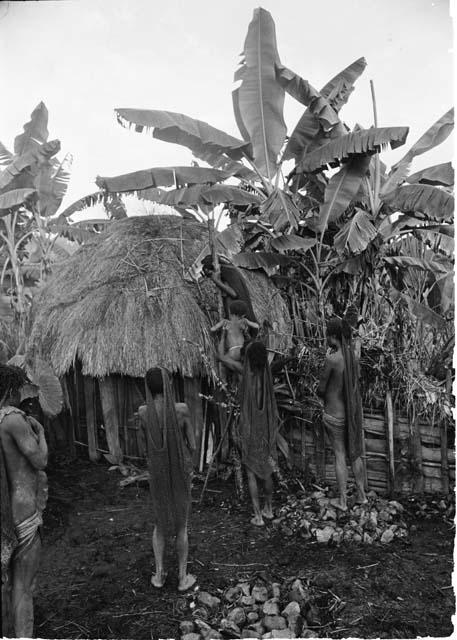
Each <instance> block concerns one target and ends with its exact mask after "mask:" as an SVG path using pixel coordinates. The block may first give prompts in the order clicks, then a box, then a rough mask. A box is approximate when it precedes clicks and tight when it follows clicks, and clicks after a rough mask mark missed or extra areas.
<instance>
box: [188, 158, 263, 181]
mask: <svg viewBox="0 0 457 640" xmlns="http://www.w3.org/2000/svg"><path fill="white" fill-rule="evenodd" d="M199 159H200V160H203V161H204V162H207V163H208V164H210V165H211V166H212V167H213V168H214V169H220V170H221V171H226V172H228V173H229V174H230V175H231V176H234V177H235V178H240V180H246V181H249V182H256V180H258V176H257V174H256V173H255V171H252V169H249V168H248V167H246V166H245V165H244V164H243V163H242V162H236V160H232V159H231V158H228V157H227V156H225V155H221V154H219V153H210V152H208V153H203V154H202V155H200V156H199Z"/></svg>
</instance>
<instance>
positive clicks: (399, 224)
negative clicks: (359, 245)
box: [378, 214, 454, 241]
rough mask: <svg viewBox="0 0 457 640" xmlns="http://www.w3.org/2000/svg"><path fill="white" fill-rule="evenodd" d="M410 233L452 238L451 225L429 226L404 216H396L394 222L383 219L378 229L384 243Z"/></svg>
mask: <svg viewBox="0 0 457 640" xmlns="http://www.w3.org/2000/svg"><path fill="white" fill-rule="evenodd" d="M412 231H414V232H415V233H416V234H417V233H420V234H425V235H427V234H428V233H434V234H440V235H445V236H447V237H451V238H453V237H454V225H453V224H430V222H428V221H424V220H422V219H420V218H415V217H413V216H408V215H405V214H401V215H399V216H398V217H397V216H396V219H395V220H392V219H391V217H390V216H389V217H387V218H384V220H383V221H382V222H381V224H380V225H379V227H378V233H379V234H380V235H381V236H382V237H383V239H384V241H386V240H389V239H390V238H394V237H396V236H399V235H401V234H404V233H411V232H412Z"/></svg>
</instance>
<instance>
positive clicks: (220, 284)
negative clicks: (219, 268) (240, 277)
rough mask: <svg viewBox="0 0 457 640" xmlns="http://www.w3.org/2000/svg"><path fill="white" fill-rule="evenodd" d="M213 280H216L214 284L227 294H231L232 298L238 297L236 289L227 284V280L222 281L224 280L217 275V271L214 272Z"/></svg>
mask: <svg viewBox="0 0 457 640" xmlns="http://www.w3.org/2000/svg"><path fill="white" fill-rule="evenodd" d="M211 280H212V281H213V282H214V284H215V285H216V286H217V287H219V289H220V290H221V291H223V292H224V293H226V294H227V295H229V296H230V297H231V298H237V297H238V296H237V295H236V291H234V290H233V289H232V287H230V286H229V285H228V284H226V283H225V282H222V280H221V279H220V278H218V277H217V275H216V274H215V273H213V274H212V275H211Z"/></svg>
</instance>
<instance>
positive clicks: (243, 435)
mask: <svg viewBox="0 0 457 640" xmlns="http://www.w3.org/2000/svg"><path fill="white" fill-rule="evenodd" d="M278 427H279V425H278V410H277V406H276V400H275V396H274V389H273V380H272V377H271V371H270V367H269V365H268V353H267V350H266V348H265V345H264V344H263V343H262V342H260V341H255V342H251V343H250V344H249V345H248V347H247V349H246V353H245V361H244V369H243V376H242V379H241V391H240V424H239V436H240V441H241V461H242V463H243V464H244V465H245V467H246V471H247V476H248V486H249V494H250V496H251V501H252V506H253V509H254V517H253V518H252V520H251V523H252V524H254V525H257V526H259V527H261V526H263V525H264V524H265V522H264V518H266V519H268V520H270V519H272V518H273V509H272V495H273V479H272V473H273V468H274V466H273V465H274V462H275V460H276V458H277V451H276V439H277V435H278ZM257 479H261V480H263V482H264V489H265V505H264V508H263V509H262V510H261V508H260V502H259V493H258V485H257Z"/></svg>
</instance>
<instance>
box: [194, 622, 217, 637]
mask: <svg viewBox="0 0 457 640" xmlns="http://www.w3.org/2000/svg"><path fill="white" fill-rule="evenodd" d="M195 623H196V625H197V626H198V628H199V630H200V633H201V635H202V638H203V640H216V639H217V638H222V635H221V634H220V633H219V631H215V630H214V629H212V628H211V627H210V626H209V624H208V623H206V622H204V621H203V620H196V621H195Z"/></svg>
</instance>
